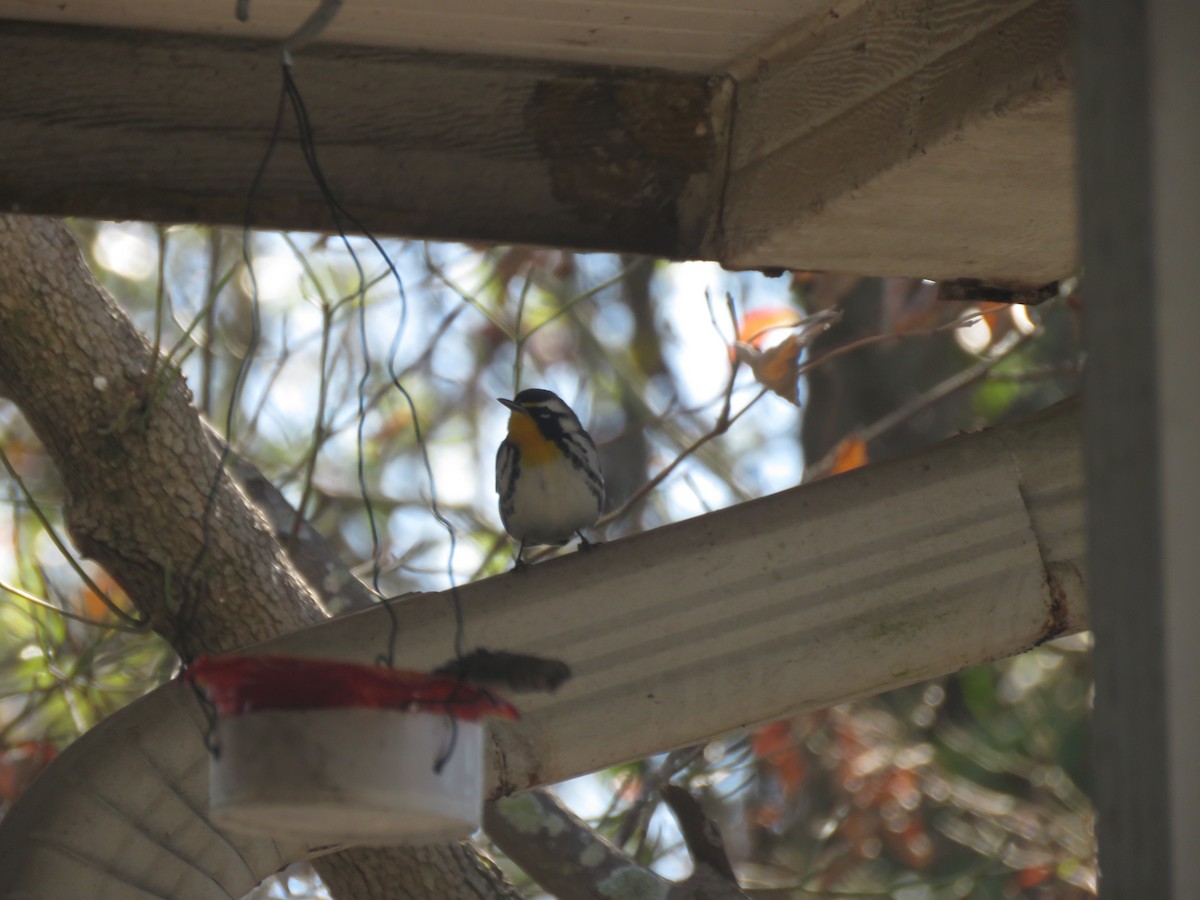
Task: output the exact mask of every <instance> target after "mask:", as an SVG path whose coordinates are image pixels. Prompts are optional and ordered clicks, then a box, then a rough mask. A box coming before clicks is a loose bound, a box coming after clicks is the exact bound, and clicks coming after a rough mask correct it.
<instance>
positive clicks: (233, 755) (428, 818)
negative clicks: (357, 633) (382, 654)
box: [185, 656, 518, 844]
mask: <svg viewBox="0 0 1200 900" xmlns="http://www.w3.org/2000/svg"><path fill="white" fill-rule="evenodd" d="M185 677H186V678H187V679H189V680H190V681H192V682H193V683H195V684H197V685H198V686H199V687H200V688H202V689H203V691H204V692H205V693H206V694H207V696H208V698H209V700H210V701H211V703H212V705H213V707H214V709H215V713H216V718H215V722H214V724H213V728H214V732H213V734H212V735H211V737H212V739H213V747H214V752H213V753H212V755H211V756H210V758H209V770H208V771H209V779H208V780H209V809H210V815H211V817H212V820H213V822H214V823H215V824H217V825H218V826H220V827H224V828H228V829H229V830H231V831H237V832H241V833H243V834H249V835H256V836H265V837H275V838H296V839H301V840H307V841H312V842H317V843H359V844H372V843H373V844H396V843H407V844H421V843H442V842H446V841H454V840H461V839H464V838H466V837H469V836H470V835H471V834H472V833H473V832H474V831H475V830H476V829H477V828H478V827H479V823H480V817H481V815H482V807H483V726H482V724H481V722H480V719H482V718H483V717H484V716H498V717H500V718H505V719H516V718H517V715H518V714H517V711H516V709H515V708H514V707H513V706H511V705H510V704H509V703H507V702H506V701H504V700H502V699H499V698H498V697H496V696H494V695H493V694H491V693H489V692H488V691H485V690H482V689H480V688H477V687H473V686H472V685H470V684H467V683H465V682H463V681H459V680H458V679H455V678H450V677H447V676H443V675H429V674H426V673H421V672H410V671H402V670H395V669H386V668H381V667H376V666H361V665H355V664H351V663H342V662H332V661H328V660H311V659H299V658H294V657H285V656H227V657H212V658H204V657H202V658H200V659H197V660H196V661H195V662H193V663H192V664H191V665H190V666H189V667H188V669H187V673H186V676H185Z"/></svg>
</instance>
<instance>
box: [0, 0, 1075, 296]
mask: <svg viewBox="0 0 1200 900" xmlns="http://www.w3.org/2000/svg"><path fill="white" fill-rule="evenodd" d="M696 2H697V3H698V4H699V6H697V5H695V4H693V3H691V2H689V0H661V2H656V3H653V4H639V3H632V2H631V3H629V4H628V8H626V7H627V5H626V4H625V3H622V2H620V0H614V2H605V3H599V4H589V3H585V2H583V0H504V2H503V3H484V2H483V0H448V2H445V3H436V4H435V3H432V0H410V2H407V3H397V4H390V3H385V2H383V0H377V2H376V3H375V4H371V3H358V2H355V3H347V4H345V5H344V7H343V12H342V15H341V16H339V18H338V19H337V20H336V21H335V23H334V27H333V29H332V32H331V38H330V41H347V40H352V39H353V40H360V39H361V41H363V43H361V44H356V43H351V44H345V43H331V42H330V41H325V42H320V43H318V44H317V45H316V46H313V47H308V48H305V50H304V51H303V52H302V55H300V56H298V58H297V65H296V69H295V72H296V77H297V80H298V83H299V86H300V89H301V91H302V92H303V94H304V96H305V98H306V101H307V104H308V108H309V113H310V116H311V118H312V121H313V123H314V128H315V133H316V140H317V143H318V145H319V147H320V151H321V152H320V156H321V160H322V165H323V166H324V169H325V173H326V175H327V177H328V180H329V182H330V184H332V185H333V187H334V188H335V190H336V191H337V192H338V196H339V199H340V201H341V202H342V204H343V205H344V206H345V207H346V208H347V209H349V210H352V211H353V212H354V214H355V216H356V217H358V218H359V219H360V220H361V221H362V222H363V223H364V224H365V225H366V226H367V227H369V228H371V229H373V230H375V231H378V232H379V233H380V234H402V235H407V236H414V237H429V238H440V239H448V240H471V241H494V242H499V243H529V244H537V243H542V244H553V245H556V246H571V247H579V248H583V249H594V250H616V251H621V252H640V253H648V254H652V255H659V256H668V257H671V258H705V259H716V260H719V261H721V262H722V263H724V264H725V265H727V266H729V267H731V268H776V267H779V268H793V269H794V268H815V269H822V270H834V271H848V272H853V273H855V274H863V275H909V276H919V277H932V278H939V279H949V278H960V277H974V278H983V279H988V280H991V281H1003V282H1012V283H1018V284H1033V285H1041V284H1044V283H1045V282H1049V281H1053V280H1054V279H1057V278H1060V277H1062V276H1065V275H1069V274H1072V273H1073V272H1074V271H1075V269H1076V268H1077V253H1076V239H1075V227H1074V225H1075V210H1074V196H1073V185H1074V156H1073V132H1072V128H1071V117H1070V111H1071V99H1070V98H1071V89H1070V84H1069V76H1068V67H1067V65H1066V63H1065V55H1066V51H1067V46H1068V43H1069V25H1070V19H1069V15H1068V7H1069V2H1070V0H1014V2H1003V3H997V2H994V0H953V2H951V0H938V2H929V0H875V2H871V3H863V2H861V0H841V2H835V3H832V4H816V3H815V2H814V0H798V2H796V3H795V4H790V3H783V2H782V0H756V2H753V3H750V4H740V5H739V4H728V3H718V2H716V0H696ZM258 4H259V5H258V6H254V7H253V16H254V21H256V22H257V21H259V20H258V18H257V17H258V16H260V15H261V16H262V17H263V20H264V22H266V23H273V24H271V25H270V27H268V26H267V25H266V24H263V25H262V27H261V28H260V27H259V26H258V25H254V26H251V27H250V29H249V30H248V31H246V32H243V31H240V30H239V31H236V32H231V31H228V29H227V28H226V27H224V26H222V27H216V25H217V23H221V22H225V23H227V24H229V25H234V24H235V23H232V17H231V16H230V15H229V12H230V7H231V6H232V3H230V6H229V7H227V6H226V5H224V4H212V3H208V2H200V0H160V2H158V3H143V4H132V3H117V2H116V0H74V2H68V3H60V2H57V0H55V2H49V0H33V2H29V0H0V158H3V159H4V160H5V165H4V166H3V167H2V168H0V208H9V209H19V210H22V211H26V212H33V213H44V214H51V215H83V216H91V217H98V218H136V219H156V220H166V221H201V222H219V223H234V224H240V223H241V222H242V220H243V217H244V213H245V209H244V206H245V195H246V189H247V186H248V185H249V183H250V181H251V178H252V177H253V174H254V172H255V169H256V167H257V166H258V163H259V160H260V159H261V154H262V152H263V147H264V144H265V142H266V140H267V135H268V134H269V132H270V129H271V123H272V121H273V111H274V109H275V98H276V97H277V91H278V85H279V74H278V71H277V70H276V56H277V52H276V51H277V48H276V46H275V45H274V44H269V43H264V42H262V41H260V40H249V39H237V38H235V37H232V36H231V35H232V34H234V33H238V34H242V33H248V34H254V35H256V36H257V37H259V38H261V37H265V36H267V35H271V36H276V37H277V36H280V35H282V34H283V33H285V32H286V31H287V30H289V29H290V28H291V27H293V26H294V25H295V24H296V23H297V22H298V21H299V20H300V19H301V18H303V14H304V13H306V12H307V11H308V9H309V8H310V7H311V3H310V2H307V0H306V2H304V3H301V2H299V0H277V2H275V3H271V2H268V0H258ZM456 9H459V10H461V11H463V12H464V15H465V18H463V19H461V20H460V19H458V18H448V19H447V22H452V23H453V27H452V29H451V31H450V32H449V35H450V36H449V39H448V40H449V42H448V43H445V44H442V43H436V44H429V43H426V42H423V40H422V38H421V35H422V34H423V32H422V30H421V25H422V23H425V22H427V21H429V20H430V16H433V17H434V18H436V17H438V16H441V15H442V14H443V13H445V14H446V15H447V16H453V15H454V11H455V10H456ZM526 14H529V15H535V16H537V17H538V19H539V22H540V23H541V24H540V25H538V26H537V27H529V28H527V27H526V24H527V23H526V20H525V19H524V18H522V17H523V16H525V15H526ZM6 15H9V16H14V17H17V18H28V19H34V20H38V22H42V23H45V22H49V23H60V22H63V21H73V22H74V21H78V22H86V23H90V24H93V25H94V24H96V23H100V22H104V23H109V24H116V25H122V24H123V25H126V26H136V30H134V29H133V28H132V27H131V28H129V29H127V30H104V29H99V28H95V27H91V28H68V27H63V26H61V25H56V24H22V23H16V22H8V21H3V19H2V17H3V16H6ZM626 15H629V16H632V18H633V20H634V21H635V22H636V21H639V20H644V19H646V17H653V16H666V17H667V18H668V19H671V20H673V21H676V23H677V25H678V27H677V28H676V30H675V31H672V30H671V27H668V26H665V25H663V26H659V25H654V26H649V25H647V26H646V28H645V29H642V31H640V32H639V31H638V30H637V29H636V28H634V26H632V25H630V26H628V27H627V26H624V25H622V26H621V27H619V28H617V27H615V26H611V27H612V31H611V34H610V33H609V32H610V23H609V22H608V20H609V19H610V18H611V17H614V16H616V17H618V18H623V17H624V16H626ZM174 16H177V17H178V18H173V17H174ZM560 16H563V17H566V18H568V19H570V20H571V21H572V22H576V23H577V25H578V28H579V29H582V30H583V31H585V32H591V31H595V32H596V33H597V35H598V37H597V38H596V41H595V43H594V44H593V43H588V40H590V39H588V40H583V39H580V40H578V41H577V40H576V39H575V38H569V39H568V38H562V39H561V40H566V41H567V43H563V44H562V45H561V46H563V47H566V48H567V50H568V52H567V53H566V55H565V56H564V55H562V54H558V55H555V54H553V53H551V54H549V57H550V58H548V57H547V53H545V52H542V51H543V50H545V48H546V46H550V44H546V45H545V46H542V45H540V44H537V43H536V42H537V40H541V39H540V38H536V35H537V34H538V32H539V28H540V29H551V30H553V29H554V28H556V27H558V25H557V24H556V23H557V20H558V17H560ZM472 17H476V18H478V20H479V22H480V23H487V25H486V27H485V26H484V25H483V24H481V25H480V26H479V27H478V28H472V27H470V26H469V24H467V25H464V23H470V22H471V21H473V18H472ZM508 17H512V21H513V22H514V23H517V24H515V25H514V27H518V26H519V28H520V29H521V31H522V34H525V35H526V36H528V37H529V40H530V41H533V42H534V43H528V44H527V43H520V42H516V43H505V42H504V41H503V40H501V39H499V38H496V39H493V36H494V35H495V34H499V33H500V32H496V31H494V30H493V29H492V26H493V25H495V24H496V23H495V21H493V20H495V19H502V20H507V18H508ZM730 20H734V22H736V23H740V25H738V24H734V22H731V21H730ZM356 22H358V23H360V24H361V25H362V30H361V32H359V31H355V30H354V29H355V28H358V27H359V26H358V25H356V24H355V23H356ZM285 23H286V27H285ZM741 26H745V28H747V29H749V30H748V31H739V30H738V29H739V27H741ZM571 27H572V28H575V27H576V25H572V26H571ZM659 28H661V29H662V30H659V31H656V30H655V29H659ZM155 29H170V30H169V31H161V30H155ZM339 29H343V30H342V31H341V32H339ZM181 31H188V32H202V33H188V34H183V33H180V32H181ZM635 33H636V34H641V35H642V37H640V38H638V40H643V39H644V40H643V43H644V47H643V49H642V50H638V51H637V52H636V53H633V52H632V49H633V48H632V44H631V43H629V42H628V41H626V39H627V38H628V39H629V41H632V40H633V36H634V35H635ZM606 35H607V36H606ZM613 35H617V36H618V37H612V36H613ZM405 36H406V37H407V41H406V40H404V39H403V38H404V37H405ZM481 36H483V37H481ZM676 37H678V38H679V40H680V41H683V42H686V40H693V39H694V40H695V41H698V42H701V43H702V42H703V41H705V40H709V39H710V38H711V39H715V40H717V41H718V43H719V44H720V45H721V47H720V48H713V47H710V48H709V49H707V50H703V51H702V52H701V51H700V50H697V49H695V48H693V50H684V49H681V47H682V46H683V44H681V43H678V42H676V41H675V38H676ZM477 38H478V40H477ZM610 38H612V39H611V40H610ZM685 39H686V40H685ZM546 40H548V41H550V43H551V44H553V43H554V42H555V41H558V40H560V38H547V39H546ZM481 41H482V42H481ZM696 47H699V44H696ZM430 48H434V49H436V50H437V51H438V52H436V53H425V52H421V51H422V50H427V49H430ZM605 48H607V49H605ZM484 51H486V52H488V53H489V54H493V55H476V54H479V53H482V52H484ZM610 51H611V52H610ZM627 51H628V52H627ZM692 52H699V53H701V56H700V57H692V56H688V54H689V53H692ZM705 54H707V55H705ZM701 59H703V63H702V64H700V60H701ZM563 60H570V61H563ZM580 61H586V62H593V63H605V64H606V65H587V66H584V65H581V64H580ZM614 62H623V63H626V64H629V63H637V64H638V65H639V66H646V67H649V68H641V67H638V68H635V67H632V66H631V65H626V66H624V67H614V66H611V65H607V64H610V63H614ZM286 134H287V137H285V139H284V141H283V143H282V145H281V146H280V148H279V151H278V152H277V153H276V154H275V157H274V159H273V161H272V165H271V167H270V169H269V171H268V173H267V176H266V179H265V181H264V182H263V184H262V186H261V189H260V191H259V193H258V195H257V202H256V206H255V210H254V214H255V222H256V223H257V224H259V225H261V226H278V227H284V228H293V229H295V228H299V229H327V228H329V225H330V222H329V214H328V210H327V209H326V207H325V204H324V201H323V199H322V198H321V196H320V193H319V191H318V190H317V188H316V187H315V185H314V183H313V181H312V179H311V177H310V176H309V174H308V173H307V171H306V170H305V168H304V165H303V161H302V158H301V155H300V153H299V152H298V150H297V148H296V146H295V141H294V138H293V136H292V131H291V128H290V125H289V128H288V131H287V132H286ZM727 164H728V171H727Z"/></svg>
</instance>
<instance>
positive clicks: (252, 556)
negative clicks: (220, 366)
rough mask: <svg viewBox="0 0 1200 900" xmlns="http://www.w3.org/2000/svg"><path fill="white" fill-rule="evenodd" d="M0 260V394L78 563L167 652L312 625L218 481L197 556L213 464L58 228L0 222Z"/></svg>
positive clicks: (314, 616) (306, 594)
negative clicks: (44, 479)
mask: <svg viewBox="0 0 1200 900" xmlns="http://www.w3.org/2000/svg"><path fill="white" fill-rule="evenodd" d="M0 248H3V253H2V254H0V394H3V395H4V396H6V397H8V398H9V399H11V400H12V401H13V402H15V403H16V404H17V406H18V407H20V408H21V411H22V412H23V413H24V414H25V417H26V419H28V421H29V424H30V425H31V426H32V428H33V430H34V431H35V432H36V433H37V435H38V437H39V439H40V440H41V441H42V443H43V444H45V446H46V449H47V451H48V452H49V454H50V456H51V458H52V459H53V460H54V462H55V465H56V466H57V467H58V469H59V471H60V472H61V474H62V478H63V482H64V484H65V485H66V489H67V496H68V501H67V506H66V520H67V526H68V528H69V529H70V532H71V536H72V538H73V539H74V541H75V543H76V545H77V546H78V547H79V548H80V550H82V551H83V553H84V554H85V555H86V556H88V557H90V558H92V559H95V560H96V561H97V562H99V563H100V564H101V565H102V566H104V568H105V569H106V570H107V571H108V573H109V574H110V575H112V576H113V577H114V578H115V579H116V580H117V581H118V582H119V583H120V584H121V586H122V587H123V588H124V589H125V590H126V591H127V592H128V594H129V596H130V597H131V598H132V599H133V601H134V603H136V604H137V606H138V608H139V609H141V610H142V611H143V612H145V613H146V614H147V615H148V616H149V617H150V619H151V621H152V622H153V625H154V628H155V630H156V631H158V632H159V633H160V634H161V635H163V637H165V638H166V639H167V640H168V641H169V642H170V643H171V644H172V646H174V647H175V648H176V649H177V650H183V651H186V652H189V653H193V654H194V653H199V652H208V653H218V652H222V651H225V650H232V649H233V648H235V647H238V646H242V645H245V644H247V643H249V642H251V641H254V640H261V639H264V638H267V637H270V636H272V635H276V634H280V633H284V632H288V631H294V630H295V629H297V628H299V627H301V626H303V625H307V624H311V623H313V622H316V621H319V620H320V619H322V618H324V615H325V614H324V611H323V610H322V609H321V605H320V603H319V602H318V601H317V598H316V597H315V596H314V595H313V594H312V592H311V591H310V590H309V588H308V586H307V585H306V584H305V583H304V582H303V580H301V578H300V577H299V575H298V574H297V573H296V571H295V570H294V569H293V568H292V566H291V564H290V563H289V562H288V560H287V557H286V555H285V554H284V553H283V550H282V548H281V547H280V546H279V544H278V542H277V541H276V540H275V539H274V537H273V536H272V535H271V533H270V531H269V530H268V528H267V526H266V523H264V522H263V520H262V518H261V516H259V515H258V514H257V512H256V511H255V510H254V508H253V507H252V506H251V505H250V504H249V503H248V502H247V501H246V498H245V497H244V496H243V495H242V493H241V491H239V490H238V489H237V487H236V486H235V485H234V484H233V482H232V481H231V480H230V479H229V478H227V477H224V476H223V477H222V478H221V481H220V484H219V485H218V486H217V489H216V491H215V494H214V495H213V498H212V509H211V514H210V523H211V524H210V527H209V528H208V529H207V532H208V534H207V542H206V534H205V532H206V529H205V509H206V505H207V503H208V501H209V494H210V489H211V488H212V485H213V481H214V478H215V476H216V472H217V456H216V454H215V453H214V452H213V450H212V448H211V446H210V445H209V443H208V439H207V436H206V434H205V430H204V427H203V425H202V424H201V421H200V417H199V415H198V414H197V412H196V410H195V408H194V407H193V406H192V405H191V399H192V398H191V393H190V392H189V391H188V389H187V385H186V384H185V382H184V380H183V379H182V377H179V376H178V373H177V372H176V371H175V370H174V369H172V368H171V367H170V366H169V365H168V364H167V363H166V362H163V363H162V364H161V365H159V366H157V367H153V366H152V361H153V359H154V357H153V349H152V348H151V347H150V345H149V344H148V343H147V341H146V339H145V338H144V337H143V336H142V335H141V333H140V332H138V330H137V329H136V328H134V326H133V324H132V323H131V322H130V321H129V319H128V318H127V317H126V316H125V314H124V313H123V312H121V310H120V309H118V308H117V307H116V305H115V304H114V303H113V302H112V300H111V299H110V298H109V297H108V295H107V294H106V293H105V292H104V291H103V290H102V289H101V288H100V286H99V285H98V284H97V283H96V281H95V280H94V279H93V278H92V275H91V273H90V272H89V271H88V270H87V267H86V266H85V265H84V263H83V260H82V258H81V257H80V254H79V248H78V247H77V246H76V245H75V241H74V240H73V239H72V237H71V235H70V233H69V232H68V231H67V230H66V228H64V227H63V226H62V225H61V224H59V223H57V222H53V221H49V220H44V219H23V218H19V217H14V216H3V217H0ZM152 372H155V373H156V374H154V375H153V376H152V374H151V373H152ZM152 377H153V378H154V381H153V382H152V381H151V379H152ZM206 544H207V546H206ZM202 548H205V552H204V555H203V557H201V556H200V554H201V549H202ZM197 559H200V564H199V566H196V561H197ZM193 569H194V571H193ZM181 609H182V610H183V621H182V622H181V621H180V610H181ZM181 626H182V627H181Z"/></svg>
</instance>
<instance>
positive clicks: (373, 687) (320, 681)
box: [183, 656, 520, 722]
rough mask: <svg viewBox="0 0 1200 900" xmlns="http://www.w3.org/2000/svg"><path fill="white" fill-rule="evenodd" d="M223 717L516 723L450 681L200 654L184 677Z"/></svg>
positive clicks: (309, 662) (510, 714) (310, 662)
mask: <svg viewBox="0 0 1200 900" xmlns="http://www.w3.org/2000/svg"><path fill="white" fill-rule="evenodd" d="M183 677H184V678H185V679H187V680H188V681H190V682H193V683H195V684H198V685H199V686H200V687H202V688H203V689H204V692H205V693H206V694H207V695H208V698H209V699H210V700H211V701H212V703H213V705H214V706H215V707H216V709H217V714H218V715H220V716H222V717H225V718H229V717H231V716H240V715H243V714H246V713H254V712H263V711H265V710H272V709H332V708H357V709H394V710H405V711H408V712H432V713H442V714H446V715H452V716H454V717H455V718H456V719H461V720H463V721H466V722H475V721H478V720H479V719H481V718H483V717H484V716H497V717H499V718H501V719H517V718H519V717H520V714H519V713H518V712H517V710H516V707H514V706H513V705H512V704H511V703H509V702H508V701H507V700H502V699H501V698H499V697H497V696H496V695H495V694H492V693H490V692H489V691H486V690H484V689H483V688H478V687H474V686H473V685H470V684H467V683H466V682H464V681H459V680H458V679H457V678H450V677H447V676H445V675H430V674H428V673H426V672H413V671H410V670H405V669H387V668H384V667H382V666H363V665H358V664H357V663H347V662H336V661H334V660H328V659H304V658H301V657H296V656H201V657H198V658H197V659H196V660H194V661H193V662H192V664H191V665H190V666H188V667H187V669H186V670H185V672H184V676H183Z"/></svg>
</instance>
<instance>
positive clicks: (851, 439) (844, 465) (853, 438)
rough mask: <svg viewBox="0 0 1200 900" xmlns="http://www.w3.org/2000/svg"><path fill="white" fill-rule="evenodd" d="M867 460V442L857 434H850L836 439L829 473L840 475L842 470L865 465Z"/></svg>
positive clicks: (846, 470) (868, 460)
mask: <svg viewBox="0 0 1200 900" xmlns="http://www.w3.org/2000/svg"><path fill="white" fill-rule="evenodd" d="M868 462H870V459H869V458H868V456H867V442H866V441H864V440H863V439H862V438H860V437H859V436H858V435H857V434H851V435H848V436H846V437H844V438H842V439H841V440H840V441H838V445H837V446H836V447H834V448H833V465H832V466H830V468H829V474H830V475H840V474H841V473H842V472H849V471H850V470H851V469H857V468H859V467H860V466H865V465H866V464H867V463H868Z"/></svg>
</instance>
